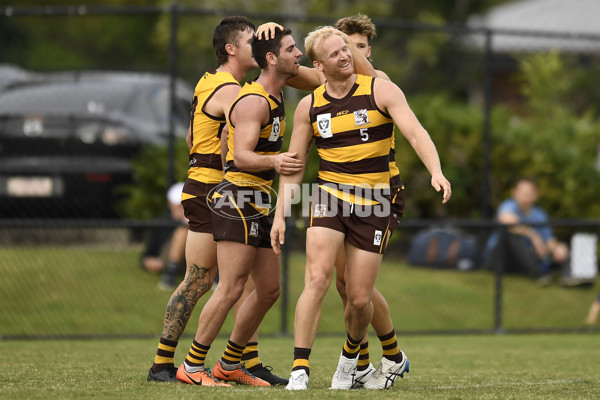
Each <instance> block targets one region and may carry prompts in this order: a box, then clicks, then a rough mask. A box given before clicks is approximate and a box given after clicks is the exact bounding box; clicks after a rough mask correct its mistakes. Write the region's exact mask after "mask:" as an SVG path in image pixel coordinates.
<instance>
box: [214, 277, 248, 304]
mask: <svg viewBox="0 0 600 400" xmlns="http://www.w3.org/2000/svg"><path fill="white" fill-rule="evenodd" d="M219 286H221V287H219ZM219 286H217V287H218V288H219V289H221V290H219V292H218V293H219V295H220V297H221V298H220V301H221V302H222V303H223V304H225V305H226V306H229V307H230V308H231V307H233V305H234V304H235V303H237V301H238V300H239V299H240V297H242V293H243V292H244V285H243V284H235V285H228V286H227V287H225V285H223V286H222V282H219ZM214 295H217V292H216V291H215V293H214V294H213V296H214Z"/></svg>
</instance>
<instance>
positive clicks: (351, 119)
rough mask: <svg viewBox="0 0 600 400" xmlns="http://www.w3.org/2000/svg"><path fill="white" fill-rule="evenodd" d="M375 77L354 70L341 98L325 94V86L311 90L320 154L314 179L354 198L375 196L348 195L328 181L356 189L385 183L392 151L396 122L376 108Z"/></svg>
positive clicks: (343, 197) (350, 199)
mask: <svg viewBox="0 0 600 400" xmlns="http://www.w3.org/2000/svg"><path fill="white" fill-rule="evenodd" d="M373 84H374V78H373V77H370V76H364V75H357V78H356V82H355V84H354V86H353V87H352V89H351V90H350V92H349V93H348V94H347V95H346V96H345V97H343V98H341V99H336V98H333V97H331V96H329V95H328V94H327V92H326V90H325V85H322V86H320V87H319V88H317V89H316V90H315V91H314V92H313V93H312V104H311V108H310V120H311V123H312V126H313V132H314V133H313V135H314V138H315V144H316V147H317V150H318V153H319V156H320V164H319V173H318V183H319V184H320V185H321V187H322V188H323V189H324V190H327V191H328V192H329V193H331V194H333V195H335V196H336V197H339V198H342V199H344V200H347V201H350V202H352V203H364V204H374V203H376V202H375V201H368V200H366V199H361V198H359V197H356V196H354V195H351V197H350V198H346V197H347V195H344V193H343V192H342V191H340V190H335V189H331V188H327V185H326V184H334V186H338V187H342V188H344V190H346V189H347V190H349V192H350V193H354V192H355V191H356V190H355V189H356V188H357V187H370V188H373V187H375V186H376V185H377V186H378V187H386V186H387V187H389V183H390V150H391V140H392V136H393V133H394V121H393V120H392V118H391V117H390V116H389V115H388V114H387V113H385V112H383V111H382V110H380V109H379V108H378V107H377V105H376V103H375V98H374V96H373Z"/></svg>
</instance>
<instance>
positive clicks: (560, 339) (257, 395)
mask: <svg viewBox="0 0 600 400" xmlns="http://www.w3.org/2000/svg"><path fill="white" fill-rule="evenodd" d="M343 341H344V338H343V337H342V336H339V337H332V336H328V337H318V338H317V341H316V343H315V347H314V349H313V353H312V355H311V360H310V361H311V378H310V379H311V380H310V383H309V391H307V392H302V393H290V392H287V391H286V390H285V389H283V388H267V389H255V388H250V387H240V386H234V387H233V388H203V387H195V386H189V385H183V384H164V383H154V382H152V383H148V382H146V374H147V370H148V368H149V366H150V365H151V363H152V359H153V354H154V351H155V346H156V341H154V340H149V339H143V340H134V339H128V340H88V341H54V340H43V341H0V365H1V366H0V398H4V399H59V398H60V399H63V398H95V399H109V398H119V399H125V398H127V399H160V400H165V399H191V398H218V399H240V398H241V399H262V398H264V397H265V396H269V398H271V399H287V398H302V399H323V398H328V399H350V398H364V397H365V396H376V398H378V399H379V398H381V399H386V398H403V399H594V398H598V393H600V370H599V369H598V359H600V346H599V345H598V343H599V342H598V336H597V335H593V334H548V335H498V336H496V335H450V336H420V337H417V336H408V337H400V338H399V342H400V344H401V347H402V348H403V350H404V351H405V352H406V354H407V355H408V357H409V359H410V370H411V372H410V373H409V374H407V375H405V378H404V379H401V380H400V379H399V380H398V381H397V382H396V385H395V386H394V387H393V388H392V389H390V390H389V391H377V392H376V393H373V392H367V391H366V390H357V391H332V390H329V389H328V387H329V384H330V381H331V376H332V374H333V372H334V370H335V367H336V363H337V359H338V356H339V353H340V351H341V346H342V344H343ZM190 343H191V340H190V339H187V340H186V339H184V340H182V342H181V344H180V346H179V348H178V351H177V354H176V357H175V361H176V362H177V363H179V362H181V361H182V360H183V358H184V357H185V353H186V352H187V350H188V347H189V345H190ZM224 346H225V339H223V338H219V339H218V340H217V341H216V342H215V343H214V345H213V347H212V349H211V351H210V352H209V357H208V358H207V361H208V363H209V365H212V364H213V363H214V362H216V360H217V359H218V357H219V356H220V355H221V352H222V351H223V349H224ZM292 347H293V341H292V339H291V338H263V339H261V341H260V354H261V359H262V360H263V361H264V362H265V363H268V364H271V365H272V366H273V367H274V368H275V370H274V371H275V372H277V373H280V374H282V375H287V374H288V373H289V369H290V366H291V357H292ZM371 353H372V358H373V359H374V360H376V361H378V360H379V358H380V357H381V348H380V347H379V344H378V343H377V340H375V342H371ZM205 396H207V397H205Z"/></svg>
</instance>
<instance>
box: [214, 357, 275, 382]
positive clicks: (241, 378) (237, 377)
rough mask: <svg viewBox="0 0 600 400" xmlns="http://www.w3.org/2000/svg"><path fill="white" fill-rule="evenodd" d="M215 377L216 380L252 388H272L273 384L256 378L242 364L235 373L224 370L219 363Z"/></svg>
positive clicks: (219, 362) (218, 362)
mask: <svg viewBox="0 0 600 400" xmlns="http://www.w3.org/2000/svg"><path fill="white" fill-rule="evenodd" d="M213 371H214V372H213V375H214V376H215V378H216V379H220V380H223V381H226V382H235V383H238V384H240V385H250V386H271V384H270V383H269V382H267V381H264V380H262V379H260V378H257V377H256V376H254V375H252V374H251V373H250V372H248V370H247V369H246V367H245V366H244V365H243V364H240V365H239V366H238V367H237V368H236V369H234V370H233V371H228V370H226V369H225V368H223V365H221V361H220V360H219V361H217V363H216V364H215V367H214V368H213Z"/></svg>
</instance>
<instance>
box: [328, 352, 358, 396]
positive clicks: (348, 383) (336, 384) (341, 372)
mask: <svg viewBox="0 0 600 400" xmlns="http://www.w3.org/2000/svg"><path fill="white" fill-rule="evenodd" d="M357 365H358V353H356V357H355V358H346V357H344V355H343V354H340V360H339V361H338V366H337V369H336V370H335V374H333V378H332V379H331V389H351V388H352V385H353V384H354V376H355V375H356V366H357Z"/></svg>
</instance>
